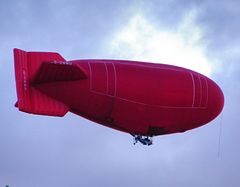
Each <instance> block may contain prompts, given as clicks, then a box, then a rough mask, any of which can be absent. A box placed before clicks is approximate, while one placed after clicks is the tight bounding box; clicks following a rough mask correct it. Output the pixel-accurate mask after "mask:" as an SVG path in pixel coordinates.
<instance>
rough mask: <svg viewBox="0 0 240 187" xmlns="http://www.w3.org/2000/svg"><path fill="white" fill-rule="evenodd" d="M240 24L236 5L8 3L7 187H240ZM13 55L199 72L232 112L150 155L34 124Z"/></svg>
mask: <svg viewBox="0 0 240 187" xmlns="http://www.w3.org/2000/svg"><path fill="white" fill-rule="evenodd" d="M239 17H240V2H238V1H236V0H235V1H234V0H228V1H223V0H218V1H217V0H215V1H214V0H205V1H201V2H200V1H193V0H192V1H191V0H179V1H177V0H176V1H174V0H172V1H166V0H165V1H163V0H146V1H143V0H132V1H127V0H118V1H115V0H92V1H91V0H85V1H84V0H75V1H70V0H48V1H46V0H42V1H31V0H29V1H27V0H21V1H17V0H15V1H14V0H9V1H4V0H0V85H1V87H0V105H1V107H0V121H1V122H0V186H5V185H7V184H8V185H10V187H15V186H16V187H35V186H36V187H43V186H45V187H47V186H51V187H52V186H57V187H66V186H69V187H78V186H116V187H118V186H119V187H120V186H121V187H122V186H126V187H128V186H129V187H130V186H139V187H145V186H151V187H159V186H171V187H179V186H184V187H188V186H189V187H203V186H206V187H212V186H213V187H215V186H218V187H225V186H231V187H238V186H240V178H239V171H240V161H239V158H240V150H239V149H240V148H239V142H240V136H239V133H240V115H239V111H240V110H239V108H240V102H239V98H240V84H239V82H240V62H239V60H240V37H239V33H240V23H239ZM14 47H17V48H21V49H24V50H27V51H34V50H35V51H56V52H59V53H60V54H61V55H62V56H63V57H65V58H66V59H68V60H70V59H81V58H113V59H132V60H133V59H134V60H143V61H150V62H158V63H169V64H174V65H179V66H183V67H186V68H189V69H193V70H196V71H199V72H201V73H203V74H205V75H207V76H209V77H211V78H212V79H213V80H215V82H217V83H218V84H219V85H220V87H221V88H222V90H223V92H224V94H225V107H224V111H223V113H222V115H220V116H219V117H218V118H217V119H215V120H214V121H213V122H211V123H209V124H208V125H205V126H203V127H201V128H197V129H194V130H191V131H188V132H185V133H182V134H172V135H166V136H158V137H155V138H154V145H152V146H149V147H148V146H142V145H140V144H137V145H135V146H134V145H133V140H132V137H131V136H130V135H128V134H126V133H122V132H119V131H115V130H112V129H109V128H106V127H103V126H100V125H97V124H95V123H92V122H90V121H88V120H86V119H83V118H80V117H79V116H76V115H74V114H71V113H68V114H67V115H66V116H65V117H63V118H57V117H46V116H37V115H30V114H26V113H23V112H20V111H18V109H17V108H15V107H14V104H15V102H16V91H15V80H14V67H13V52H12V50H13V48H14ZM219 137H220V139H219ZM219 140H220V141H219ZM219 142H220V143H219Z"/></svg>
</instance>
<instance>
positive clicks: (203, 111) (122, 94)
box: [14, 49, 224, 136]
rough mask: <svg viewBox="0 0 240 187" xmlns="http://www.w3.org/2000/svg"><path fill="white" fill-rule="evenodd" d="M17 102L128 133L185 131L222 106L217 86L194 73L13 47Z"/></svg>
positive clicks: (37, 111) (25, 109)
mask: <svg viewBox="0 0 240 187" xmlns="http://www.w3.org/2000/svg"><path fill="white" fill-rule="evenodd" d="M14 61H15V76H16V88H17V104H16V106H17V107H18V108H19V110H21V111H23V112H27V113H32V114H40V115H49V116H64V115H65V114H66V113H67V112H72V113H75V114H77V115H79V116H82V117H84V118H87V119H89V120H91V121H93V122H96V123H98V124H102V125H104V126H107V127H111V128H113V129H117V130H120V131H123V132H127V133H130V134H133V135H142V136H156V135H163V134H170V133H177V132H184V131H186V130H190V129H193V128H196V127H199V126H202V125H204V124H207V123H208V122H210V121H211V120H213V119H214V118H215V117H216V116H218V114H219V113H220V112H221V111H222V108H223V105H224V96H223V92H222V91H221V89H220V88H219V87H218V85H217V84H216V83H215V82H213V81H212V80H211V79H209V78H207V77H206V76H204V75H201V74H199V73H197V72H194V71H191V70H188V69H185V68H181V67H176V66H171V65H165V64H154V63H146V62H137V61H126V60H72V61H67V60H65V59H64V58H63V57H62V56H61V55H59V54H58V53H51V52H26V51H22V50H20V49H14Z"/></svg>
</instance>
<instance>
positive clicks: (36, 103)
mask: <svg viewBox="0 0 240 187" xmlns="http://www.w3.org/2000/svg"><path fill="white" fill-rule="evenodd" d="M46 62H66V60H65V59H64V58H63V57H62V56H61V55H59V54H58V53H51V52H26V51H23V50H20V49H14V65H15V79H16V88H17V98H18V101H17V103H16V105H15V106H17V107H18V108H19V110H21V111H23V112H27V113H33V114H40V115H49V116H64V115H65V114H66V113H67V112H68V111H69V108H68V106H66V105H65V104H63V103H61V102H59V101H57V100H54V99H53V98H50V97H48V96H47V95H45V94H43V93H41V92H40V91H39V90H37V89H36V88H34V86H33V85H34V84H35V83H41V82H42V83H43V82H46V81H47V78H46V77H42V78H41V76H42V75H43V74H42V70H44V69H46V65H44V64H45V63H46ZM47 66H48V65H47ZM50 66H51V65H50ZM50 69H51V68H50ZM39 73H40V74H39ZM47 74H48V72H47ZM36 75H38V76H36ZM39 76H40V77H39ZM59 78H60V75H59V76H56V79H57V80H59ZM49 79H50V80H49V81H53V78H52V77H51V76H50V77H49ZM34 81H35V82H34Z"/></svg>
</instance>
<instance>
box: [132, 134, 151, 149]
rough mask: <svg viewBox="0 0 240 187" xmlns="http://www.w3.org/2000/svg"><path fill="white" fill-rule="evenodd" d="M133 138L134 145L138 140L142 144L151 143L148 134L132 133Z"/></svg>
mask: <svg viewBox="0 0 240 187" xmlns="http://www.w3.org/2000/svg"><path fill="white" fill-rule="evenodd" d="M132 136H133V138H134V142H133V144H134V145H135V144H136V143H137V142H140V143H141V144H143V145H148V146H149V145H152V144H153V139H152V137H149V136H141V135H135V134H133V135H132Z"/></svg>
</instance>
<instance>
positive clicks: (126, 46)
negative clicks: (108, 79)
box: [108, 9, 211, 75]
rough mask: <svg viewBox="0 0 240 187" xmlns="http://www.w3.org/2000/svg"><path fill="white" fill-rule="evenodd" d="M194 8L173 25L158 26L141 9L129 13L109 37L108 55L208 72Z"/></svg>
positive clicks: (207, 61)
mask: <svg viewBox="0 0 240 187" xmlns="http://www.w3.org/2000/svg"><path fill="white" fill-rule="evenodd" d="M197 15H198V12H197V10H196V9H192V10H190V11H189V12H187V13H186V14H185V16H184V17H183V19H182V20H181V23H180V24H179V26H178V27H177V28H176V29H173V30H169V29H166V28H159V27H158V26H156V25H155V24H154V23H152V22H151V21H149V20H148V19H147V17H146V16H144V15H143V14H141V13H136V14H135V15H133V16H132V17H131V18H130V19H129V21H128V22H127V24H126V25H125V26H124V27H123V28H120V29H119V31H117V32H116V33H115V34H114V35H113V37H112V40H110V43H109V46H108V48H109V51H110V56H112V57H114V58H120V59H121V58H123V59H130V60H140V61H150V62H158V63H168V64H173V65H178V66H182V67H186V68H189V69H192V70H195V71H198V72H200V73H202V74H205V75H210V74H211V62H210V60H209V59H208V57H207V56H206V54H205V50H206V46H207V43H206V42H205V41H203V40H202V37H203V35H204V30H203V28H201V27H200V26H199V25H198V24H197V23H196V17H197Z"/></svg>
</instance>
